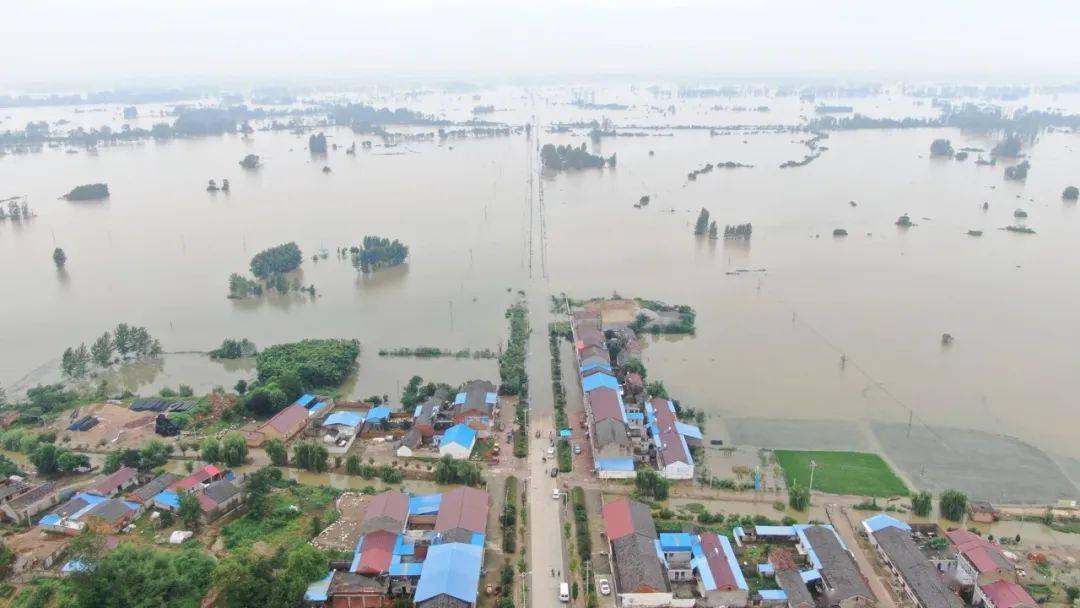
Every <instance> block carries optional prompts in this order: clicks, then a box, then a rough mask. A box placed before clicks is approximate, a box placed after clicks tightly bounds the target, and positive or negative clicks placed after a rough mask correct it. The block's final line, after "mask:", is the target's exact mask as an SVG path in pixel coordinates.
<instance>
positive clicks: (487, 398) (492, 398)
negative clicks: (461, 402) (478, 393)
mask: <svg viewBox="0 0 1080 608" xmlns="http://www.w3.org/2000/svg"><path fill="white" fill-rule="evenodd" d="M498 402H499V393H488V394H486V395H484V403H486V404H488V405H495V404H496V403H498Z"/></svg>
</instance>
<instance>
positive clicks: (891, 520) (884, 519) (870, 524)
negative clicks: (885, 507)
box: [863, 513, 911, 532]
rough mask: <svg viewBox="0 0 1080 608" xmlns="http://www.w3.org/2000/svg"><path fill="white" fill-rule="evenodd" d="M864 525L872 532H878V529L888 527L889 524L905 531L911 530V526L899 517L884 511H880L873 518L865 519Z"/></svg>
mask: <svg viewBox="0 0 1080 608" xmlns="http://www.w3.org/2000/svg"><path fill="white" fill-rule="evenodd" d="M863 526H865V527H867V528H869V529H870V531H871V532H877V531H878V530H881V529H882V528H888V527H889V526H892V527H894V528H898V529H900V530H903V531H905V532H909V531H910V530H911V526H909V525H907V524H906V523H904V522H902V521H900V520H899V519H896V518H895V517H890V516H888V515H885V514H884V513H878V514H877V515H875V516H873V517H871V518H868V519H864V520H863Z"/></svg>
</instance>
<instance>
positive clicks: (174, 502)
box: [154, 490, 180, 509]
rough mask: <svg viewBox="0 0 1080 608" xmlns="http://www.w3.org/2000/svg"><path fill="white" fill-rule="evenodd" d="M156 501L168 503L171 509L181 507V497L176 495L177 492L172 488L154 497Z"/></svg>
mask: <svg viewBox="0 0 1080 608" xmlns="http://www.w3.org/2000/svg"><path fill="white" fill-rule="evenodd" d="M154 502H159V503H161V504H163V505H166V506H167V507H168V508H170V509H179V508H180V497H179V496H177V495H176V492H173V491H172V490H165V491H164V492H162V493H160V494H158V495H157V496H155V497H154Z"/></svg>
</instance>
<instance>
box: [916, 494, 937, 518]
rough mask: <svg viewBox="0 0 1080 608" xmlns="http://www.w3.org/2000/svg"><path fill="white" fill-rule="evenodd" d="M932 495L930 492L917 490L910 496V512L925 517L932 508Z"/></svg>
mask: <svg viewBox="0 0 1080 608" xmlns="http://www.w3.org/2000/svg"><path fill="white" fill-rule="evenodd" d="M933 503H934V497H933V496H932V495H931V494H930V492H917V493H916V494H915V495H914V496H912V497H911V512H912V513H914V514H915V515H918V516H919V517H927V516H929V515H930V511H931V510H933V508H934V504H933Z"/></svg>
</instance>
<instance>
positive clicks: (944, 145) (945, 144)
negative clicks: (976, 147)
mask: <svg viewBox="0 0 1080 608" xmlns="http://www.w3.org/2000/svg"><path fill="white" fill-rule="evenodd" d="M953 152H954V151H953V147H952V143H951V142H950V141H949V140H947V139H935V140H934V141H933V143H931V144H930V155H931V156H952V155H953Z"/></svg>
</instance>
